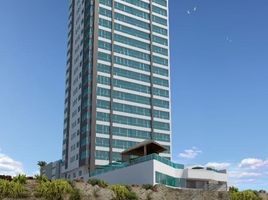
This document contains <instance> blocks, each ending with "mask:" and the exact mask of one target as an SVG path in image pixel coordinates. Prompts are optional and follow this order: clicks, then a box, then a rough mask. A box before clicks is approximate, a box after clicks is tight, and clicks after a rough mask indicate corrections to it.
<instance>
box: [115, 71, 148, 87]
mask: <svg viewBox="0 0 268 200" xmlns="http://www.w3.org/2000/svg"><path fill="white" fill-rule="evenodd" d="M113 72H114V75H117V76H122V77H126V78H130V79H134V80H139V81H144V82H147V83H150V76H148V75H144V74H140V73H137V72H132V71H128V70H125V69H120V68H117V67H114V69H113Z"/></svg>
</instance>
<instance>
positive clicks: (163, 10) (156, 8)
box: [153, 5, 167, 16]
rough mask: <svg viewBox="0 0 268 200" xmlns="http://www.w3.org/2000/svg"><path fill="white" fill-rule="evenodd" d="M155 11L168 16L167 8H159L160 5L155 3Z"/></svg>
mask: <svg viewBox="0 0 268 200" xmlns="http://www.w3.org/2000/svg"><path fill="white" fill-rule="evenodd" d="M153 12H155V13H158V14H160V15H163V16H167V10H165V9H163V8H159V7H158V6H155V5H153Z"/></svg>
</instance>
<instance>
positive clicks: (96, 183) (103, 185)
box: [88, 179, 108, 188]
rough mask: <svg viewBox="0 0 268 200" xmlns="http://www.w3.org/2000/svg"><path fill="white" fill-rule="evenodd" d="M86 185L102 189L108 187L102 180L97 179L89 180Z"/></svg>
mask: <svg viewBox="0 0 268 200" xmlns="http://www.w3.org/2000/svg"><path fill="white" fill-rule="evenodd" d="M88 183H89V184H90V185H92V186H94V185H98V186H100V187H102V188H106V187H107V186H108V183H107V182H105V181H103V180H99V179H89V180H88Z"/></svg>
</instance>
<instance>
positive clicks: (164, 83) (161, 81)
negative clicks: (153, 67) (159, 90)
mask: <svg viewBox="0 0 268 200" xmlns="http://www.w3.org/2000/svg"><path fill="white" fill-rule="evenodd" d="M153 83H154V84H156V85H161V86H165V87H168V86H169V83H168V80H166V79H162V78H158V77H153Z"/></svg>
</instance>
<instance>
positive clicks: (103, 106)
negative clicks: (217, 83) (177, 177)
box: [62, 0, 171, 179]
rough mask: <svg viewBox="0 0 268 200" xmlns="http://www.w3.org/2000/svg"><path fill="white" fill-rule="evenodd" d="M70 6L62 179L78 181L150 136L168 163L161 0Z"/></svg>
mask: <svg viewBox="0 0 268 200" xmlns="http://www.w3.org/2000/svg"><path fill="white" fill-rule="evenodd" d="M69 5H70V6H69V22H68V28H69V29H68V53H67V57H68V58H67V67H66V90H65V109H64V133H63V151H62V159H63V169H62V172H63V174H64V176H65V177H66V178H71V179H73V178H79V177H81V176H84V175H85V174H88V173H90V172H92V171H94V169H95V168H96V167H98V166H100V165H105V164H108V163H111V162H114V161H117V160H120V159H121V156H120V152H122V151H123V150H125V149H128V148H130V147H132V146H133V145H136V144H137V143H139V142H142V141H144V140H150V139H152V140H155V141H157V142H158V143H160V144H162V145H163V146H164V147H166V149H167V150H166V152H164V153H162V154H161V156H163V157H166V158H169V159H170V158H171V105H170V66H169V65H170V63H169V27H168V0H71V1H70V4H69Z"/></svg>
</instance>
